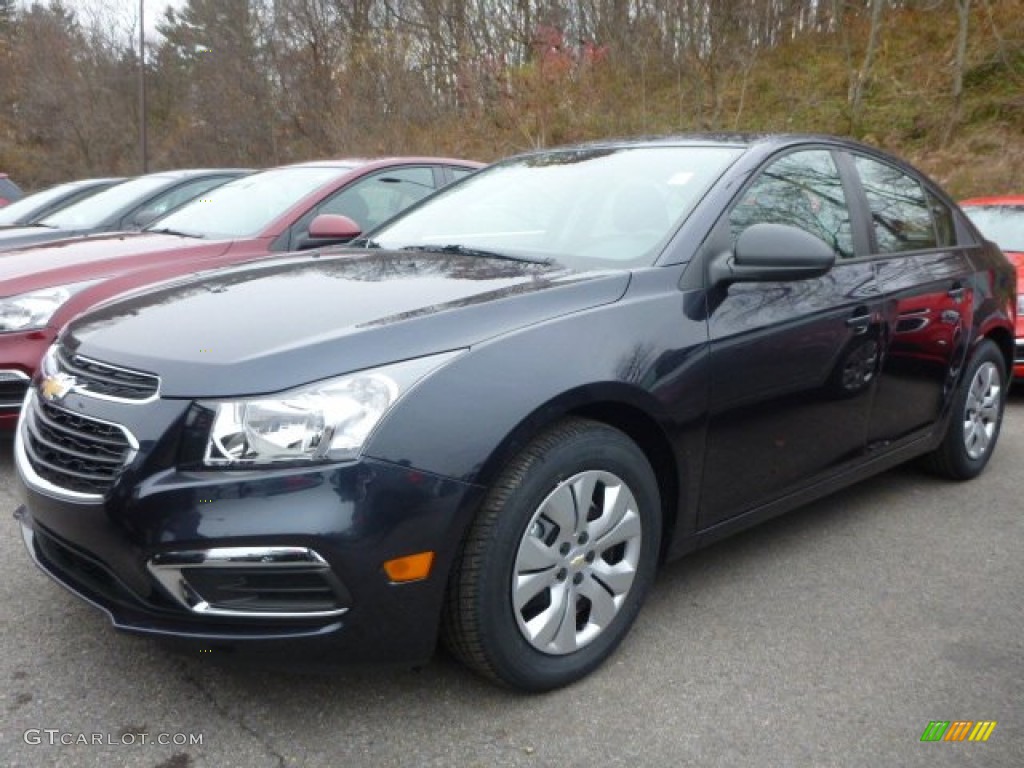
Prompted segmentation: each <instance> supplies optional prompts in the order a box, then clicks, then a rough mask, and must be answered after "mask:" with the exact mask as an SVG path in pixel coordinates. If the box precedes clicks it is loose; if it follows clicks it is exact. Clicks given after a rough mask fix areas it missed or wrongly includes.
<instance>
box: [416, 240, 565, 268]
mask: <svg viewBox="0 0 1024 768" xmlns="http://www.w3.org/2000/svg"><path fill="white" fill-rule="evenodd" d="M399 250H402V251H427V252H429V253H457V254H459V255H460V256H480V257H482V258H485V259H504V260H505V261H522V262H526V263H527V264H551V263H552V262H553V259H535V258H532V257H530V256H517V255H515V254H512V253H502V252H501V251H488V250H486V249H484V248H470V247H469V246H466V245H462V244H461V243H450V244H449V245H406V246H403V247H402V248H400V249H399Z"/></svg>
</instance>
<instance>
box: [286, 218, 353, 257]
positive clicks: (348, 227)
mask: <svg viewBox="0 0 1024 768" xmlns="http://www.w3.org/2000/svg"><path fill="white" fill-rule="evenodd" d="M362 231H363V230H362V227H360V226H359V225H358V224H357V223H356V222H355V221H353V220H352V219H350V218H349V217H348V216H340V215H338V214H335V213H321V214H320V215H319V216H317V217H316V218H315V219H313V221H311V222H310V224H309V235H308V236H307V237H305V238H304V239H303V240H302V241H301V242H300V243H299V248H300V249H301V248H319V247H320V246H324V245H336V244H338V243H346V242H348V241H349V240H351V239H352V238H354V237H358V236H359V235H361V234H362Z"/></svg>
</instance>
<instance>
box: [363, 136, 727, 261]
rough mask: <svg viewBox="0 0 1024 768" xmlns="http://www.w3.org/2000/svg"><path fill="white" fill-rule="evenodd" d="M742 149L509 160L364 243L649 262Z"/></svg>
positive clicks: (624, 150) (632, 150)
mask: <svg viewBox="0 0 1024 768" xmlns="http://www.w3.org/2000/svg"><path fill="white" fill-rule="evenodd" d="M742 152H743V150H742V149H740V148H736V147H709V146H688V147H679V146H639V147H618V148H609V147H604V148H587V149H574V150H564V151H555V152H549V153H544V154H537V155H529V156H525V157H520V158H514V159H512V160H509V161H506V162H504V163H499V164H497V165H494V166H491V167H490V168H488V169H486V170H483V171H479V172H477V173H476V174H474V175H473V176H470V177H469V178H468V179H467V180H466V181H464V182H462V183H460V184H458V185H457V186H455V187H452V188H451V189H449V190H447V191H444V192H441V193H439V194H438V195H436V196H434V197H433V198H431V200H430V201H429V202H427V203H425V204H424V205H422V206H419V207H418V208H415V209H413V210H411V211H410V212H409V213H407V214H406V215H404V216H402V217H401V218H399V219H397V220H396V221H394V222H392V223H391V224H390V225H386V226H385V227H383V228H382V229H380V230H377V231H376V232H374V233H371V235H370V244H371V245H373V246H380V247H382V248H389V249H400V248H417V249H419V248H436V249H438V250H455V249H462V250H464V251H466V252H470V251H477V252H493V253H496V254H499V255H503V256H506V257H519V258H524V259H543V260H551V261H555V262H557V263H559V264H562V265H564V266H567V267H570V268H572V269H578V270H585V269H594V268H596V269H601V268H609V267H635V266H642V265H649V264H652V263H653V262H654V259H655V258H656V257H657V255H658V253H659V252H660V250H661V248H662V247H663V246H664V245H665V243H666V242H667V241H668V239H669V237H671V235H672V233H673V232H674V231H675V229H676V226H677V225H678V224H679V222H680V221H682V219H683V218H684V217H685V216H686V215H687V214H688V213H689V212H690V211H691V210H692V209H693V207H694V205H696V203H697V202H698V201H699V200H700V198H701V196H702V195H703V194H704V192H705V191H706V190H707V189H708V187H709V186H710V185H711V184H712V183H713V182H714V180H715V179H717V178H718V177H719V176H720V175H721V173H722V172H723V171H724V170H725V169H726V168H727V167H728V165H729V164H730V163H731V162H732V161H733V160H735V159H736V158H737V157H738V156H739V155H740V154H742Z"/></svg>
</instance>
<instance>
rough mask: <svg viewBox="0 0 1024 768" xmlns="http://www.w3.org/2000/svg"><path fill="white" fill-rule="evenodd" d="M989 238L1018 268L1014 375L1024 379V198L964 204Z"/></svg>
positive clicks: (965, 209) (977, 201) (966, 210)
mask: <svg viewBox="0 0 1024 768" xmlns="http://www.w3.org/2000/svg"><path fill="white" fill-rule="evenodd" d="M960 207H961V208H963V209H964V213H966V214H967V216H968V217H969V218H970V220H971V221H972V222H974V225H975V226H976V227H977V228H978V229H979V230H981V234H983V235H984V236H985V238H986V239H988V240H991V241H992V242H994V243H995V244H996V245H998V246H999V247H1000V249H1002V251H1003V253H1005V254H1006V258H1008V259H1009V260H1010V261H1011V262H1012V263H1013V265H1014V266H1015V267H1016V268H1017V347H1016V351H1015V353H1014V356H1013V375H1014V376H1020V377H1022V378H1024V195H1004V196H1001V197H975V198H972V199H970V200H964V201H963V202H961V203H960Z"/></svg>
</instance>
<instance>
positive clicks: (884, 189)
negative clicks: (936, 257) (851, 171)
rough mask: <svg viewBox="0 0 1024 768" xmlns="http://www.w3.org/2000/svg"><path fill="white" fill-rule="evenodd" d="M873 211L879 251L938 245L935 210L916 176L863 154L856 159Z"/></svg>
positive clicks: (873, 226)
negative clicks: (933, 216) (934, 220)
mask: <svg viewBox="0 0 1024 768" xmlns="http://www.w3.org/2000/svg"><path fill="white" fill-rule="evenodd" d="M853 162H854V165H855V166H856V168H857V172H858V173H859V174H860V180H861V184H862V185H863V187H864V193H865V195H866V196H867V199H868V207H869V209H870V212H871V228H872V229H873V230H874V233H875V243H876V245H877V249H878V252H879V253H899V252H900V251H916V250H920V249H922V248H935V247H936V246H937V245H938V240H937V238H936V234H935V225H934V223H933V222H932V212H931V208H930V206H929V204H928V200H927V199H926V197H925V194H924V190H923V189H922V188H921V185H920V184H919V183H918V181H917V180H916V179H913V178H911V177H910V176H908V175H907V174H905V173H904V172H903V171H901V170H900V169H899V168H896V167H895V166H892V165H889V164H888V163H882V162H879V161H877V160H872V159H870V158H867V157H863V156H862V155H855V156H854V159H853Z"/></svg>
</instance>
